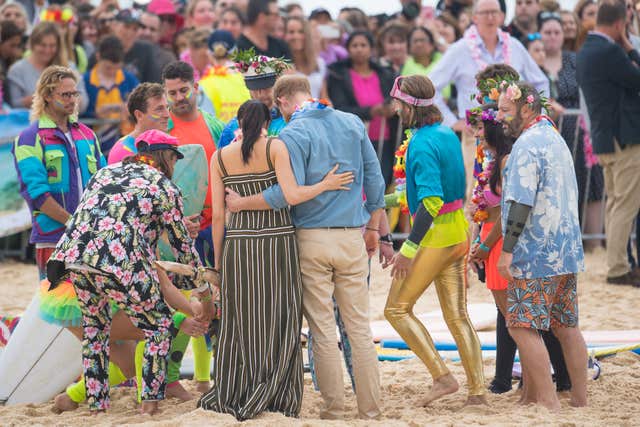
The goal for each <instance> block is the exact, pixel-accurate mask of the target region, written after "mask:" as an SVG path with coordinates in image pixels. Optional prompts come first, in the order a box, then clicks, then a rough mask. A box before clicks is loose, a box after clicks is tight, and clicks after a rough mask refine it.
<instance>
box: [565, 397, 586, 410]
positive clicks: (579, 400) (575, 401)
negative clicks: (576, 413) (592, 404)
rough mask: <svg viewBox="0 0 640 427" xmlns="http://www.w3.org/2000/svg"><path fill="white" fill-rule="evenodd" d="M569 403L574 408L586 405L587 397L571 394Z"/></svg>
mask: <svg viewBox="0 0 640 427" xmlns="http://www.w3.org/2000/svg"><path fill="white" fill-rule="evenodd" d="M569 405H571V406H573V407H574V408H582V407H584V406H587V398H584V399H583V398H576V397H574V396H571V400H569Z"/></svg>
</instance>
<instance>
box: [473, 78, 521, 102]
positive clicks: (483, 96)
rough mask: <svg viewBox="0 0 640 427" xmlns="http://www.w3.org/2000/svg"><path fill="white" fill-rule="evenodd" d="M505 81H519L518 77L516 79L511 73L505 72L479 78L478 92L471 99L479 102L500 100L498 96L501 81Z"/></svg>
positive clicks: (477, 83)
mask: <svg viewBox="0 0 640 427" xmlns="http://www.w3.org/2000/svg"><path fill="white" fill-rule="evenodd" d="M504 81H507V82H509V83H511V82H515V81H517V79H514V78H513V76H512V75H510V74H505V75H504V76H496V77H495V78H488V79H484V80H478V81H477V82H476V87H477V88H478V94H477V95H472V96H471V100H473V99H475V100H476V101H478V103H479V104H486V103H489V102H498V98H499V97H500V82H504Z"/></svg>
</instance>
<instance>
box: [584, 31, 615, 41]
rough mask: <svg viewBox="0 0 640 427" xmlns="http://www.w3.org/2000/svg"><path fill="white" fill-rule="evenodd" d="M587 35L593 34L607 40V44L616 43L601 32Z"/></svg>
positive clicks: (592, 32) (590, 32) (591, 32)
mask: <svg viewBox="0 0 640 427" xmlns="http://www.w3.org/2000/svg"><path fill="white" fill-rule="evenodd" d="M589 34H593V35H594V36H600V37H602V38H603V39H605V40H607V41H608V42H609V43H613V44H615V43H616V41H615V40H614V39H612V38H611V36H609V35H608V34H605V33H603V32H601V31H596V30H593V31H589Z"/></svg>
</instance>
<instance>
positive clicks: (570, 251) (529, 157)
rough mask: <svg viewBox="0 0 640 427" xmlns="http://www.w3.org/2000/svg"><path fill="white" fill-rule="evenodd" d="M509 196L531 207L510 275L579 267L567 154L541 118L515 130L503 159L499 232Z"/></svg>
mask: <svg viewBox="0 0 640 427" xmlns="http://www.w3.org/2000/svg"><path fill="white" fill-rule="evenodd" d="M513 202H516V203H521V204H523V205H527V206H531V207H532V209H531V213H530V214H529V218H528V219H527V222H526V223H525V227H524V230H523V232H522V234H521V235H520V238H519V239H518V243H517V244H516V246H515V247H514V250H513V261H512V264H511V270H512V271H511V272H512V274H513V276H514V277H515V278H517V279H537V278H544V277H551V276H558V275H562V274H569V273H578V272H580V271H583V270H584V253H583V250H582V235H581V232H580V225H579V222H578V185H577V183H576V175H575V173H574V169H573V160H572V157H571V153H570V152H569V149H568V147H567V144H566V142H565V141H564V139H563V138H562V136H561V135H560V133H558V131H557V130H556V129H555V127H553V126H552V124H551V123H550V122H549V121H547V120H542V121H539V122H538V123H536V124H535V125H533V126H532V127H530V128H529V129H526V130H525V131H524V132H523V133H522V135H520V137H519V138H518V139H517V140H516V142H515V144H514V146H513V149H512V151H511V155H510V156H509V160H508V161H507V165H506V167H505V169H504V178H503V193H502V232H503V234H504V233H506V224H507V218H508V216H509V207H510V205H511V204H512V203H513Z"/></svg>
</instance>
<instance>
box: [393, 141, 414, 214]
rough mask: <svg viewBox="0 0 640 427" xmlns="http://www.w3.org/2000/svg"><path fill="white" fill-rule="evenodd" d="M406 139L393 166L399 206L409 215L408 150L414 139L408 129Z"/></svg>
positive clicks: (397, 153)
mask: <svg viewBox="0 0 640 427" xmlns="http://www.w3.org/2000/svg"><path fill="white" fill-rule="evenodd" d="M405 135H406V138H405V140H404V141H402V144H400V147H398V149H397V150H396V153H395V156H396V160H395V163H394V165H393V176H394V177H395V179H396V191H395V192H396V196H397V199H398V205H400V211H401V212H402V213H405V214H406V213H409V204H408V202H407V163H406V157H407V149H408V148H409V142H410V141H411V138H413V130H412V129H407V130H406V131H405Z"/></svg>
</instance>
